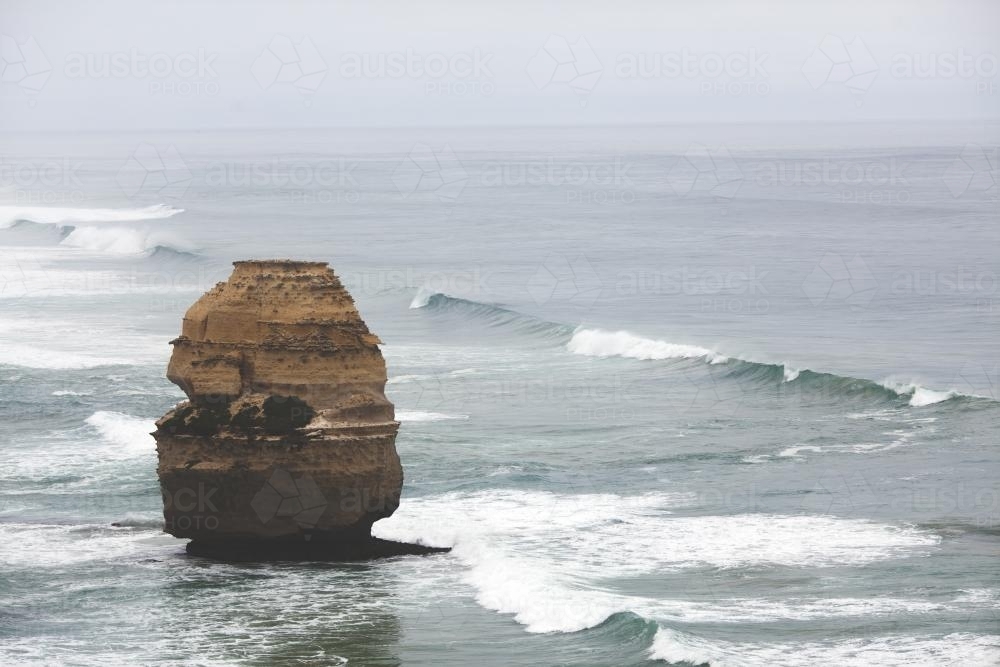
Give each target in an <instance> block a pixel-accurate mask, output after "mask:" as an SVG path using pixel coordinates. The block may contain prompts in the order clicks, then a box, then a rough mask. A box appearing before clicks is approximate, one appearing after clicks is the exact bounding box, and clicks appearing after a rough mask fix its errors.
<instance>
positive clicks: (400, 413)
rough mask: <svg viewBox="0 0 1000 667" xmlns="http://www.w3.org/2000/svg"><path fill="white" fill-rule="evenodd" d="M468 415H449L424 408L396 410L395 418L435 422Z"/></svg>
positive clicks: (466, 417) (405, 420)
mask: <svg viewBox="0 0 1000 667" xmlns="http://www.w3.org/2000/svg"><path fill="white" fill-rule="evenodd" d="M468 418H469V415H450V414H446V413H443V412H427V411H424V410H396V419H398V420H399V421H404V422H437V421H444V420H448V419H468Z"/></svg>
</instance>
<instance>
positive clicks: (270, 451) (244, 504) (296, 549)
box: [153, 260, 430, 559]
mask: <svg viewBox="0 0 1000 667" xmlns="http://www.w3.org/2000/svg"><path fill="white" fill-rule="evenodd" d="M379 342H380V341H379V339H378V338H377V337H376V336H375V335H374V334H372V333H371V332H370V331H369V330H368V327H367V326H366V325H365V323H364V321H363V320H362V319H361V316H360V315H359V314H358V311H357V309H356V308H355V306H354V301H353V299H352V298H351V296H350V294H348V292H347V290H346V289H344V287H343V285H341V283H340V280H338V279H337V277H336V275H335V274H334V273H333V271H332V270H331V269H330V268H329V266H328V265H327V264H326V263H325V262H294V261H283V260H273V261H245V262H236V263H235V270H234V271H233V274H232V276H230V278H229V280H228V281H226V282H224V283H219V284H218V285H216V286H215V287H214V288H213V289H212V290H210V291H209V292H207V293H206V294H205V295H203V296H202V297H201V298H200V299H199V300H198V301H197V302H196V303H195V304H194V305H193V306H191V308H190V309H189V310H188V312H187V314H186V315H185V316H184V322H183V327H182V331H181V335H180V336H179V337H178V338H176V339H175V340H173V341H172V345H173V346H174V350H173V355H172V356H171V359H170V365H169V367H168V369H167V377H168V378H169V379H170V380H171V381H172V382H174V383H175V384H177V385H178V386H179V387H180V388H181V389H183V390H184V392H185V393H186V394H187V396H188V400H187V401H185V402H183V403H181V404H179V405H178V406H177V407H175V408H174V409H173V410H171V411H170V412H168V413H167V414H166V415H164V416H163V417H162V418H161V419H160V420H159V421H158V422H157V423H156V427H157V429H156V432H155V433H154V434H153V435H154V437H155V438H156V442H157V452H158V455H159V466H158V469H157V472H158V475H159V478H160V487H161V490H162V493H163V500H164V518H165V521H166V525H165V530H166V532H168V533H170V534H172V535H175V536H177V537H181V538H189V539H190V540H191V542H190V543H189V545H188V551H189V552H192V553H198V554H206V555H213V556H220V557H226V558H248V559H256V558H275V557H279V558H280V557H285V556H288V557H331V558H367V557H373V556H380V555H394V554H397V553H423V552H426V551H430V549H426V548H424V547H419V546H417V545H401V544H396V543H390V542H385V541H382V540H377V539H374V538H372V537H371V526H372V523H374V522H375V521H377V520H378V519H381V518H384V517H387V516H389V515H391V514H392V513H393V511H395V509H396V508H397V507H398V506H399V499H400V491H401V489H402V485H403V469H402V466H401V465H400V461H399V456H398V455H397V453H396V446H395V440H396V432H397V430H398V428H399V423H398V422H397V421H395V419H394V411H393V406H392V403H390V402H389V400H388V399H387V398H386V397H385V393H384V389H385V382H386V370H385V361H384V359H383V358H382V353H381V351H380V350H379V348H378V344H379Z"/></svg>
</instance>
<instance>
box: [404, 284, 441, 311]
mask: <svg viewBox="0 0 1000 667" xmlns="http://www.w3.org/2000/svg"><path fill="white" fill-rule="evenodd" d="M436 294H437V292H435V291H434V290H432V289H428V288H426V287H421V288H420V289H418V290H417V293H416V294H415V295H413V301H410V308H411V309H413V310H416V309H417V308H423V307H424V306H426V305H427V304H428V303H430V302H431V297H433V296H435V295H436Z"/></svg>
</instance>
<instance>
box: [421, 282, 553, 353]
mask: <svg viewBox="0 0 1000 667" xmlns="http://www.w3.org/2000/svg"><path fill="white" fill-rule="evenodd" d="M410 308H411V309H414V310H416V309H424V310H427V311H429V312H434V313H442V314H459V315H461V316H463V317H466V318H468V319H472V320H476V321H478V322H480V323H482V324H484V325H485V326H486V327H488V328H503V329H507V330H511V329H512V330H514V331H515V332H516V333H520V334H523V335H528V336H533V337H541V338H545V339H550V340H554V341H558V342H560V343H561V342H564V341H565V340H566V339H567V338H569V336H571V335H572V333H573V327H571V326H567V325H564V324H557V323H555V322H548V321H546V320H542V319H539V318H537V317H532V316H531V315H525V314H524V313H519V312H517V311H516V310H511V309H510V308H507V307H505V306H502V305H499V304H493V303H482V302H480V301H473V300H471V299H463V298H460V297H456V296H450V295H448V294H444V293H442V292H435V291H431V290H426V289H424V288H421V289H420V290H419V291H418V292H417V294H416V296H414V297H413V301H411V302H410Z"/></svg>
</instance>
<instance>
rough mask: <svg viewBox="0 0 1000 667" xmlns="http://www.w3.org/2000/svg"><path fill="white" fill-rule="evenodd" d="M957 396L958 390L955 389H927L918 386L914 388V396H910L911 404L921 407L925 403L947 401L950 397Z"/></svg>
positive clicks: (931, 403)
mask: <svg viewBox="0 0 1000 667" xmlns="http://www.w3.org/2000/svg"><path fill="white" fill-rule="evenodd" d="M956 396H958V392H957V391H954V390H948V391H934V390H933V389H927V388H925V387H917V388H916V389H914V391H913V396H912V397H911V398H910V405H912V406H913V407H915V408H920V407H923V406H925V405H934V404H935V403H940V402H942V401H947V400H948V399H951V398H955V397H956Z"/></svg>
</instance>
